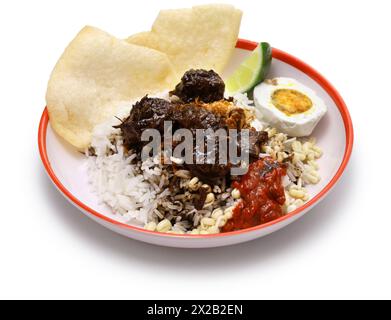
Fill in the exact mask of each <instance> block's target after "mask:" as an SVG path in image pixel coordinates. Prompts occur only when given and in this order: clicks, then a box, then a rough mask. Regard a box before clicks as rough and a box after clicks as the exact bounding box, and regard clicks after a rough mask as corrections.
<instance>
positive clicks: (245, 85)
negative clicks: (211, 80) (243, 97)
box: [225, 42, 272, 94]
mask: <svg viewBox="0 0 391 320" xmlns="http://www.w3.org/2000/svg"><path fill="white" fill-rule="evenodd" d="M271 62H272V48H271V47H270V45H269V44H268V43H266V42H261V43H260V44H259V45H258V47H256V49H255V50H254V51H253V52H252V53H251V55H250V56H249V57H248V58H247V59H246V60H245V61H244V62H243V63H242V64H241V65H240V66H239V68H238V69H237V70H236V71H235V72H234V73H233V74H232V75H231V76H230V77H229V78H228V80H226V82H225V85H226V89H227V91H228V92H229V93H230V94H234V93H238V92H240V93H245V92H248V91H250V90H251V89H253V88H254V87H255V86H256V85H257V84H259V83H261V82H262V81H263V80H265V78H266V76H267V73H268V72H269V70H270V65H271Z"/></svg>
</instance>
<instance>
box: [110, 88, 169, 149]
mask: <svg viewBox="0 0 391 320" xmlns="http://www.w3.org/2000/svg"><path fill="white" fill-rule="evenodd" d="M171 112H172V104H171V103H170V102H169V101H166V100H163V99H158V98H148V96H145V97H144V98H142V99H141V100H140V101H139V102H137V103H136V104H135V105H134V106H133V108H132V111H131V112H130V115H129V117H127V118H126V119H125V120H124V121H123V122H122V124H120V125H119V126H116V127H115V128H120V129H121V131H122V135H123V137H124V145H125V146H126V147H127V148H128V149H133V148H135V149H140V148H142V146H143V145H142V144H141V134H142V132H143V130H145V129H157V130H159V131H160V132H163V131H164V121H165V120H169V119H170V116H171Z"/></svg>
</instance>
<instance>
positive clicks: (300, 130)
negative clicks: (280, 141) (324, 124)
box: [254, 78, 327, 137]
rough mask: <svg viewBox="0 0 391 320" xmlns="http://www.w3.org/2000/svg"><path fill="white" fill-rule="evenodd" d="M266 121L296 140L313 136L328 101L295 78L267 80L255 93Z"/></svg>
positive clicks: (257, 103)
mask: <svg viewBox="0 0 391 320" xmlns="http://www.w3.org/2000/svg"><path fill="white" fill-rule="evenodd" d="M254 103H255V105H256V107H257V108H258V109H259V111H260V113H261V115H262V117H263V118H262V120H263V121H265V122H267V123H268V124H269V125H271V126H273V127H275V128H276V129H278V130H279V131H281V132H283V133H286V134H287V135H289V136H292V137H303V136H309V135H310V134H311V133H312V131H313V130H314V128H315V127H316V125H317V124H318V123H319V121H320V120H321V119H322V117H323V116H324V115H325V114H326V112H327V107H326V104H325V103H324V101H323V100H322V99H321V98H319V97H318V96H317V95H316V93H315V92H314V91H313V90H311V89H310V88H308V87H306V86H304V85H303V84H301V83H299V82H298V81H296V80H295V79H291V78H275V79H273V80H266V81H264V82H263V83H261V84H260V85H258V86H257V87H256V88H255V89H254Z"/></svg>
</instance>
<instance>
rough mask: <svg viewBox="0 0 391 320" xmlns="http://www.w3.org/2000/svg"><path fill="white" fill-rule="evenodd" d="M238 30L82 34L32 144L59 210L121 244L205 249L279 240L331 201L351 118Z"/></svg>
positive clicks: (55, 75) (210, 21)
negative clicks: (68, 206)
mask: <svg viewBox="0 0 391 320" xmlns="http://www.w3.org/2000/svg"><path fill="white" fill-rule="evenodd" d="M241 19H242V12H241V11H240V10H238V9H236V8H234V7H233V6H230V5H221V4H220V5H203V6H197V7H193V8H191V9H179V10H163V11H161V12H160V13H159V15H158V17H157V18H156V20H155V22H154V24H153V26H152V28H151V30H150V31H147V32H141V33H137V34H135V35H132V36H130V37H128V38H127V39H118V38H116V37H114V36H112V35H110V34H108V33H106V32H104V31H102V30H100V29H98V28H95V27H91V26H87V27H85V28H83V29H82V30H81V31H80V33H79V34H78V35H77V36H76V37H75V38H74V39H73V40H72V41H71V43H70V44H69V45H68V47H67V48H66V49H65V51H64V53H63V55H62V56H61V58H60V59H59V61H58V63H57V64H56V66H55V67H54V70H53V72H52V74H51V76H50V80H49V84H48V89H47V94H46V101H47V106H46V108H45V109H44V111H43V114H42V117H41V121H40V124H39V133H38V144H39V151H40V155H41V159H42V162H43V165H44V167H45V169H46V172H47V173H48V175H49V177H50V179H51V181H52V182H53V183H54V185H55V186H56V187H57V189H58V190H59V191H60V192H61V193H62V194H63V195H64V196H65V198H66V199H68V200H69V201H70V202H71V203H72V204H73V205H74V206H76V207H77V208H78V209H80V211H81V212H83V213H84V214H86V215H87V216H88V217H90V218H91V219H92V220H94V221H96V222H97V223H99V224H101V225H103V226H105V227H107V228H109V229H111V230H112V231H114V232H117V233H119V234H121V235H124V236H126V237H129V238H132V239H136V240H139V241H143V242H147V243H151V244H156V245H161V246H170V247H182V248H208V247H219V246H227V245H232V244H237V243H241V242H246V241H250V240H253V239H256V238H260V237H262V236H265V235H267V234H270V233H272V232H274V231H277V230H279V229H281V228H283V227H285V226H287V225H288V224H290V223H292V222H293V221H295V220H297V219H298V218H300V217H301V216H303V215H304V214H305V213H307V212H308V211H309V210H310V209H312V208H313V207H314V206H315V205H316V204H318V203H319V202H320V201H321V200H322V199H324V198H325V197H326V196H327V195H328V193H329V192H330V191H331V190H332V188H333V187H334V186H335V184H336V183H337V182H338V180H339V179H340V178H341V176H342V174H343V172H344V170H345V168H346V166H347V164H348V161H349V158H350V155H351V152H352V147H353V126H352V121H351V118H350V115H349V111H348V109H347V107H346V105H345V103H344V101H343V99H342V97H341V96H340V94H339V93H338V92H337V90H336V89H335V88H334V87H333V86H332V85H331V84H330V82H329V81H327V80H326V79H325V78H324V77H323V76H322V75H320V74H319V73H318V72H317V71H316V70H315V69H313V68H312V67H310V66H309V65H308V64H306V63H304V62H302V61H301V60H299V59H297V58H295V57H293V56H292V55H290V54H288V53H286V52H284V51H281V50H279V49H276V48H272V47H271V46H270V45H269V44H268V43H267V42H262V41H261V42H255V41H249V40H243V39H239V38H238V36H239V29H240V23H241Z"/></svg>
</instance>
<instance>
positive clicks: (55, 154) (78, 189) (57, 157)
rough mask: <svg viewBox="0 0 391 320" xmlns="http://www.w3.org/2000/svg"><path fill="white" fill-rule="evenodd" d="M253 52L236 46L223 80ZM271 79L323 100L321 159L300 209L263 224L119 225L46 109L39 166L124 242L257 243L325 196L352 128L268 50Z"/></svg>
mask: <svg viewBox="0 0 391 320" xmlns="http://www.w3.org/2000/svg"><path fill="white" fill-rule="evenodd" d="M255 47H256V43H254V42H250V41H246V40H239V41H238V45H237V49H236V50H235V53H234V55H233V57H232V60H231V63H230V65H229V66H228V68H227V70H226V74H229V73H230V72H232V71H233V70H234V69H235V68H236V67H237V66H238V65H239V64H240V63H241V62H242V61H243V59H244V58H245V57H246V56H247V55H248V54H249V53H250V50H253V49H254V48H255ZM277 76H279V77H291V78H295V79H297V80H298V81H300V82H302V83H303V84H305V85H307V86H308V87H310V88H312V89H314V90H315V91H316V92H317V93H318V95H319V96H320V97H322V98H323V99H324V100H325V102H326V104H327V106H328V113H327V115H326V116H325V118H324V119H322V121H321V122H320V124H319V125H318V127H317V128H316V129H315V131H314V134H313V136H315V137H316V138H317V141H318V142H317V143H318V145H319V146H320V147H321V148H322V149H323V151H324V155H323V157H322V158H321V159H320V160H319V164H320V167H321V169H320V173H321V176H322V181H321V182H320V183H319V184H318V185H316V186H311V187H309V188H308V189H309V192H310V195H311V199H310V201H308V202H307V203H306V204H305V205H304V206H303V207H301V208H299V209H297V210H296V211H294V212H292V213H290V214H288V215H286V216H284V217H283V218H280V219H278V220H276V221H273V222H270V223H268V224H265V225H262V226H258V227H255V228H251V229H246V230H241V231H237V232H232V233H226V234H218V235H208V236H190V235H168V234H161V233H157V232H149V231H146V230H144V229H140V228H137V227H134V226H130V225H126V224H123V223H122V222H121V220H120V217H118V216H117V215H114V214H113V213H112V212H111V211H110V209H109V208H108V207H106V206H105V205H101V204H99V201H98V199H97V197H96V196H95V195H94V194H93V193H92V192H91V190H90V187H89V185H88V182H87V171H86V166H85V159H86V158H85V156H84V155H82V154H80V153H78V152H77V151H75V150H74V149H73V148H72V147H71V146H70V145H68V144H67V143H66V142H65V141H63V140H62V139H61V138H60V137H59V136H57V135H56V134H55V133H54V132H53V130H52V128H51V126H50V123H49V118H48V113H47V110H46V109H45V110H44V112H43V115H42V119H41V123H40V126H39V135H38V143H39V150H40V154H41V158H42V162H43V164H44V166H45V169H46V171H47V173H48V175H49V177H50V178H51V180H52V181H53V183H54V184H55V186H56V187H57V188H58V190H59V191H60V192H61V193H62V194H63V195H64V196H65V197H66V198H67V199H68V200H69V201H70V202H71V203H72V204H73V205H75V206H76V207H77V208H79V209H80V210H81V211H82V212H83V213H84V214H86V215H87V216H89V217H90V218H92V219H93V220H95V221H96V222H98V223H100V224H102V225H103V226H105V227H107V228H109V229H111V230H113V231H114V232H117V233H119V234H122V235H124V236H126V237H129V238H133V239H136V240H140V241H144V242H148V243H151V244H156V245H161V246H170V247H182V248H210V247H219V246H227V245H232V244H237V243H241V242H245V241H249V240H253V239H256V238H260V237H263V236H265V235H267V234H270V233H272V232H274V231H277V230H279V229H281V228H283V227H285V226H286V225H288V224H290V223H292V222H293V221H295V220H296V219H298V218H300V217H301V216H302V215H304V214H305V213H306V212H308V211H309V210H310V209H311V208H312V207H313V206H315V205H316V204H317V203H319V202H320V201H321V200H322V199H323V198H324V197H325V196H326V195H327V193H328V192H329V191H330V190H331V189H332V188H333V187H334V186H335V183H336V182H337V181H338V179H339V178H340V177H341V175H342V173H343V171H344V169H345V167H346V165H347V163H348V161H349V157H350V154H351V151H352V146H353V127H352V123H351V119H350V116H349V112H348V110H347V108H346V106H345V103H344V102H343V100H342V98H341V97H340V95H339V94H338V92H337V91H336V90H335V89H334V88H333V86H332V85H331V84H330V83H329V82H328V81H327V80H326V79H325V78H324V77H322V76H321V75H320V74H319V73H318V72H317V71H315V70H314V69H313V68H311V67H309V66H308V65H306V64H305V63H303V62H301V61H300V60H298V59H296V58H294V57H292V56H291V55H289V54H287V53H284V52H282V51H280V50H278V49H273V63H272V69H271V71H270V74H269V77H277Z"/></svg>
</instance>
